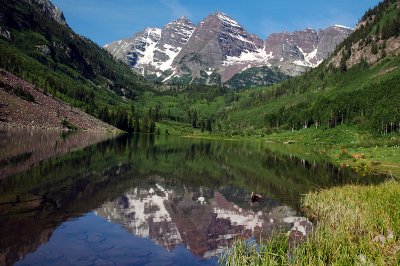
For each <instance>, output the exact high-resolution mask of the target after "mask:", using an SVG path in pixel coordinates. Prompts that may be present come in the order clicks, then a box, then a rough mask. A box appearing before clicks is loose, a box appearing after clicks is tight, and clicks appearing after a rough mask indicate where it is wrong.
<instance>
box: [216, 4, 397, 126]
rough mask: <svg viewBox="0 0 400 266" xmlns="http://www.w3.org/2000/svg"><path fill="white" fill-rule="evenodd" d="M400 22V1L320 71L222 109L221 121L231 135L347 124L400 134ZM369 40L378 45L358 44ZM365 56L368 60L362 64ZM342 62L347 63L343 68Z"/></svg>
mask: <svg viewBox="0 0 400 266" xmlns="http://www.w3.org/2000/svg"><path fill="white" fill-rule="evenodd" d="M371 16H373V17H374V19H373V20H371V19H370V17H371ZM399 18H400V15H399V5H398V2H397V1H394V0H386V1H384V2H382V3H381V4H379V6H377V7H375V8H374V9H372V10H370V11H368V12H367V14H366V15H365V16H364V18H363V20H362V21H361V22H360V24H359V25H358V26H357V29H356V31H355V32H354V33H352V34H351V35H350V36H349V38H348V39H346V40H345V41H344V42H343V43H342V44H340V45H339V46H338V48H337V49H336V52H335V53H334V54H333V55H332V56H331V57H330V58H329V59H327V60H325V61H324V62H323V63H322V64H321V65H320V66H319V67H317V68H316V69H313V70H311V71H309V72H307V73H306V74H304V75H302V76H300V77H296V78H293V79H290V80H288V81H285V82H282V83H281V84H278V85H275V86H273V87H270V88H260V89H256V90H253V91H246V92H243V93H241V94H240V97H238V101H236V102H234V103H232V104H230V105H228V106H225V107H224V108H223V109H221V110H220V111H219V113H218V115H217V116H216V120H217V121H218V123H220V124H223V125H225V129H224V130H226V131H230V132H233V131H234V132H243V131H250V132H251V131H254V130H259V129H264V130H266V132H268V131H270V130H298V129H302V128H308V127H316V128H322V129H327V128H333V127H336V126H337V125H341V124H348V125H356V126H358V127H359V128H361V129H365V130H368V131H371V132H377V133H382V134H388V133H390V132H399V130H400V109H399V106H398V103H399V102H400V87H399V86H400V85H399V83H398V81H399V80H400V69H399V63H400V58H399V50H398V49H395V48H394V47H396V46H398V45H399V43H400V42H399V41H398V40H399V34H400V27H397V25H398V23H399ZM364 25H365V26H364ZM379 25H385V26H384V27H381V26H379ZM378 28H379V29H380V30H377V29H378ZM387 29H392V31H390V32H391V33H390V34H384V32H386V31H387ZM366 40H367V41H368V40H374V41H373V42H372V43H371V44H370V45H366V46H363V47H361V46H358V45H357V43H360V42H362V41H364V42H365V41H366ZM374 43H376V45H377V46H379V43H386V46H383V47H382V46H380V48H379V49H380V51H379V56H378V57H377V56H376V55H374V54H373V53H372V54H371V46H373V44H374ZM348 47H353V48H352V49H350V50H347V49H348ZM355 47H358V48H357V49H355ZM343 50H346V52H343ZM360 54H361V55H363V56H362V60H360V61H359V62H357V60H356V58H358V57H359V55H360ZM338 58H344V59H340V61H341V63H340V64H338V65H337V64H335V63H334V62H336V61H337V59H338ZM345 59H346V60H345Z"/></svg>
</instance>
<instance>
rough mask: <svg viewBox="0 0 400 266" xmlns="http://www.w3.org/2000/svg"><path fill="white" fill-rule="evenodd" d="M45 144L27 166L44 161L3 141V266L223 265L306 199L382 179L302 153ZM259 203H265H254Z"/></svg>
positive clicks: (155, 141) (129, 139)
mask: <svg viewBox="0 0 400 266" xmlns="http://www.w3.org/2000/svg"><path fill="white" fill-rule="evenodd" d="M35 134H39V133H35ZM40 134H43V136H41V137H40V136H39V135H40ZM40 134H39V135H38V136H39V137H38V139H41V138H42V139H46V141H47V142H48V143H47V144H46V147H53V148H50V149H49V150H42V153H44V154H41V156H39V155H37V156H36V155H35V156H34V158H39V159H38V160H33V161H32V162H29V163H27V159H26V158H25V156H18V154H24V153H29V152H31V151H32V150H35V149H32V147H31V146H30V145H23V147H22V146H18V143H20V141H18V140H16V139H15V136H21V138H23V137H24V134H4V136H14V140H13V141H12V143H13V144H12V145H17V146H18V147H8V146H7V147H6V149H3V150H2V153H1V156H2V157H1V158H2V160H3V162H7V163H5V164H4V165H3V167H5V168H2V169H7V173H8V174H7V176H2V178H0V235H1V238H0V264H1V265H12V264H14V263H16V262H18V263H17V264H19V265H29V264H40V265H55V264H57V265H64V264H66V265H71V264H72V265H78V264H79V265H91V264H99V263H103V264H104V263H106V264H107V263H108V264H111V265H121V264H122V265H124V264H129V265H142V264H146V265H157V264H159V263H160V262H162V263H163V264H175V265H176V264H180V265H188V264H193V265H209V264H215V263H216V260H215V258H213V259H210V258H212V257H213V256H214V255H216V254H218V253H219V252H221V250H223V249H224V248H226V247H228V246H229V245H230V244H231V243H232V241H233V240H234V239H235V238H237V237H249V236H255V237H256V239H260V237H262V238H267V237H268V236H269V235H271V233H272V232H273V231H279V230H283V231H287V230H289V229H290V227H291V224H289V223H285V222H284V218H286V217H289V216H295V215H300V213H298V209H299V202H300V197H301V195H302V194H304V193H307V192H308V191H310V190H312V189H315V188H319V187H329V186H334V185H343V184H346V183H357V182H360V181H362V182H365V183H370V182H380V181H381V180H382V179H383V178H380V177H376V176H367V177H362V178H361V177H359V176H357V175H356V174H355V173H353V172H351V171H350V170H348V169H338V168H336V167H335V166H333V165H331V164H330V163H327V162H326V161H325V160H324V159H323V158H322V157H321V156H320V155H318V154H316V153H315V152H314V151H313V150H312V149H309V148H306V147H302V146H296V145H278V144H267V143H263V142H238V141H237V142H236V141H211V140H193V139H189V138H175V137H156V138H155V137H151V136H128V135H122V136H120V137H117V138H113V139H108V140H104V139H105V138H99V139H98V140H99V141H100V142H99V143H97V144H94V145H91V144H90V143H91V142H90V141H93V142H94V140H95V138H93V137H90V136H89V135H87V136H85V134H84V133H79V135H72V136H66V137H64V140H63V141H60V140H59V136H55V135H53V137H51V136H48V135H46V134H48V132H42V133H40ZM68 138H71V139H68ZM79 140H82V141H81V142H82V143H84V144H83V145H81V146H79V145H75V146H74V148H73V150H74V151H69V149H68V148H65V149H64V148H60V145H61V144H62V143H63V142H64V143H79ZM2 143H3V144H4V143H7V139H5V140H3V142H2ZM21 143H26V141H25V142H24V141H23V140H21ZM6 145H7V144H6ZM32 145H33V144H32ZM33 146H35V145H33ZM67 146H68V145H67ZM54 147H56V148H54ZM57 147H58V148H57ZM54 149H55V150H60V152H57V153H53V151H54ZM8 151H10V152H9V154H7V152H8ZM17 151H18V152H17ZM47 151H51V152H49V154H50V155H51V156H49V154H45V153H46V152H47ZM37 154H40V152H39V153H37ZM9 158H14V159H13V160H10V159H9ZM18 158H19V159H18ZM30 158H31V157H30ZM10 161H12V163H10ZM0 167H2V166H0ZM0 171H1V169H0ZM2 173H5V172H4V171H3V172H2ZM11 173H13V174H11ZM251 191H255V192H257V193H260V194H262V195H263V196H264V197H265V200H263V201H262V202H259V203H251V201H250V194H251ZM203 198H204V202H202V199H203ZM93 213H95V214H96V215H93ZM286 220H287V219H286ZM107 224H108V226H107ZM147 239H148V240H147ZM146 241H148V242H146ZM139 253H140V254H139ZM49 254H51V255H49ZM89 254H90V255H89Z"/></svg>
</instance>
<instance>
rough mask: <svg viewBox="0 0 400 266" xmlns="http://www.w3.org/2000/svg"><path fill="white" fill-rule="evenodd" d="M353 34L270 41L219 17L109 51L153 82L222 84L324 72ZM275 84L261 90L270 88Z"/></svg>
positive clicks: (282, 36) (149, 34) (301, 34)
mask: <svg viewBox="0 0 400 266" xmlns="http://www.w3.org/2000/svg"><path fill="white" fill-rule="evenodd" d="M351 32H352V29H350V28H348V27H344V26H340V25H336V26H332V27H328V28H327V29H323V30H319V31H315V30H313V29H306V30H304V31H296V32H293V33H287V32H284V33H275V34H272V35H271V36H269V37H268V39H267V40H265V41H264V40H262V39H260V38H259V37H258V36H256V35H255V34H251V33H249V32H247V31H246V30H245V29H244V28H243V27H242V26H241V25H240V24H239V23H238V22H237V21H235V20H234V19H232V18H231V17H229V16H228V15H226V14H223V13H221V12H217V13H215V14H212V15H209V16H207V17H206V18H205V19H204V20H202V21H201V22H200V23H199V24H198V25H196V26H195V25H194V24H193V23H192V22H191V21H189V20H188V19H187V18H186V17H183V18H181V19H178V20H175V21H173V22H171V23H169V24H167V25H166V26H165V27H164V28H163V29H157V28H147V29H145V30H144V31H142V32H139V33H136V34H135V35H133V36H132V37H131V38H128V39H125V40H121V41H116V42H113V43H111V44H108V45H106V46H105V48H106V49H107V50H108V51H110V52H111V53H112V54H113V55H114V56H115V57H116V58H118V59H120V60H122V61H124V62H126V63H128V64H129V66H131V67H132V68H134V69H136V70H137V71H138V72H140V73H141V74H143V75H145V76H146V77H147V78H150V79H152V80H157V81H160V82H167V83H168V82H169V83H207V84H221V83H226V82H227V81H229V80H230V79H231V78H232V77H234V76H235V75H236V74H239V73H241V72H243V71H245V70H248V69H251V68H254V67H256V68H258V69H259V68H261V67H269V68H271V69H275V70H279V72H282V73H283V74H285V75H291V76H296V75H299V74H301V73H303V72H304V71H305V70H306V69H307V68H311V67H316V66H318V65H319V64H320V63H321V62H322V60H323V59H325V58H327V57H328V55H329V54H330V53H331V52H332V51H333V50H334V49H335V47H336V46H337V45H338V44H339V43H340V42H341V41H343V40H344V39H345V38H346V37H347V36H348V35H349V34H350V33H351ZM264 74H265V72H264ZM265 76H266V77H267V75H265ZM236 78H237V76H236ZM269 80H271V78H269V77H267V80H266V81H265V82H261V84H259V83H260V82H258V83H255V84H257V85H265V84H269ZM247 82H248V81H247ZM247 82H246V81H240V82H239V83H243V84H244V83H247ZM231 83H232V82H231Z"/></svg>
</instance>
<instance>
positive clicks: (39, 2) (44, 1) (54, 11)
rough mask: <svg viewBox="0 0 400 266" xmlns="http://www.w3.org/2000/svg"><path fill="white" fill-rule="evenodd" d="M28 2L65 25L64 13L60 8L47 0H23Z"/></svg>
mask: <svg viewBox="0 0 400 266" xmlns="http://www.w3.org/2000/svg"><path fill="white" fill-rule="evenodd" d="M25 1H27V2H28V3H30V4H36V6H38V7H39V8H40V9H41V10H42V11H43V12H44V13H45V14H47V15H48V16H49V17H51V18H52V19H53V20H55V21H56V22H58V23H60V24H62V25H65V26H67V22H66V21H65V17H64V14H63V13H62V12H61V10H60V9H59V8H58V7H56V6H54V5H53V4H52V3H51V2H50V1H49V0H25Z"/></svg>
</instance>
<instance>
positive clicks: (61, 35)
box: [0, 0, 155, 130]
mask: <svg viewBox="0 0 400 266" xmlns="http://www.w3.org/2000/svg"><path fill="white" fill-rule="evenodd" d="M0 3H1V5H0V68H3V69H5V70H7V71H9V72H11V73H13V74H14V75H16V76H18V77H19V78H22V79H23V80H26V81H28V82H29V83H32V84H33V85H35V86H37V87H39V88H43V90H45V91H46V92H47V94H48V95H52V96H54V97H55V98H58V99H61V100H62V101H64V102H66V103H67V104H69V105H72V106H74V107H77V108H79V109H80V110H83V111H84V112H86V113H89V114H91V115H93V116H95V117H98V118H101V119H103V120H104V121H107V122H108V123H111V124H113V125H115V126H117V127H119V128H120V129H123V130H126V126H122V124H121V123H119V122H118V121H117V120H119V121H121V120H122V119H119V118H118V117H117V116H119V117H122V116H124V117H127V112H128V111H127V109H128V107H127V106H128V105H129V104H130V102H132V101H133V100H134V99H135V98H136V97H137V96H138V95H140V94H141V93H142V92H144V91H149V90H153V89H154V88H155V86H154V85H152V84H150V83H149V82H147V81H146V80H144V79H143V77H142V76H140V75H138V74H136V73H134V72H133V71H132V69H131V68H129V67H128V66H127V65H126V64H124V63H122V62H119V61H117V60H115V58H114V57H113V56H111V55H110V54H109V53H108V52H107V51H105V50H104V49H102V48H101V47H99V46H98V45H97V44H95V43H94V42H92V41H90V40H89V39H87V38H85V37H83V36H81V35H79V34H77V33H75V32H74V31H73V30H72V29H71V28H70V27H69V26H68V24H67V22H66V21H65V19H64V16H63V14H62V12H61V11H60V10H59V9H58V8H56V7H55V6H54V5H53V4H52V3H51V2H50V1H49V0H7V1H5V0H2V1H0ZM104 110H107V112H104ZM104 113H106V114H107V115H102V114H104ZM119 114H123V115H119ZM105 117H106V118H110V119H105ZM124 120H126V119H124ZM118 124H120V125H118ZM124 124H127V123H124ZM51 125H52V126H54V124H51ZM39 126H41V125H39ZM46 126H49V125H46ZM78 126H79V125H78ZM79 127H80V126H79ZM89 127H91V126H89ZM82 128H86V126H83V125H82Z"/></svg>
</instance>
